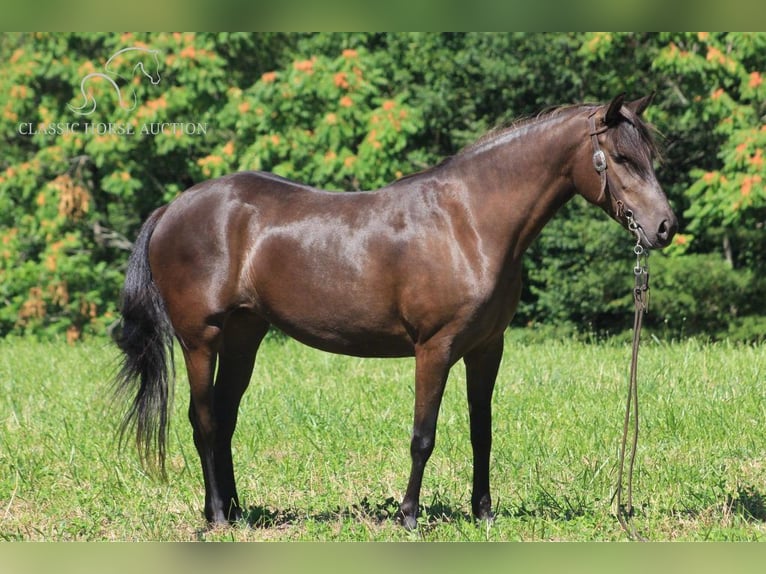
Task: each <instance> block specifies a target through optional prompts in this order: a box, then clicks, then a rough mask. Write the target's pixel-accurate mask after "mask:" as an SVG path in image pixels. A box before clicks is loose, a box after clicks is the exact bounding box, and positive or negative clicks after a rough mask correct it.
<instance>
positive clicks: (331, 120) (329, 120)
mask: <svg viewBox="0 0 766 574" xmlns="http://www.w3.org/2000/svg"><path fill="white" fill-rule="evenodd" d="M324 119H325V121H326V122H327V123H328V124H330V125H331V126H334V125H335V124H337V123H338V116H336V115H335V114H333V113H329V114H327V115H326V116H325V117H324Z"/></svg>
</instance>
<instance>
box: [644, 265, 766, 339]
mask: <svg viewBox="0 0 766 574" xmlns="http://www.w3.org/2000/svg"><path fill="white" fill-rule="evenodd" d="M650 269H651V287H652V289H651V298H650V313H649V315H648V316H647V325H648V326H650V327H654V328H658V329H661V330H662V331H663V332H664V333H666V334H667V335H669V336H672V337H681V336H685V335H697V334H703V333H704V334H707V335H710V336H711V337H713V338H725V337H726V336H727V335H729V334H736V335H737V338H738V339H740V340H742V339H746V340H752V339H753V338H755V336H756V332H755V329H754V328H753V327H754V325H755V323H753V322H752V321H751V319H749V318H747V315H749V314H751V313H753V312H756V311H759V309H756V308H755V306H756V305H755V301H756V299H757V285H756V282H755V281H754V277H753V273H752V272H751V271H749V270H736V269H732V268H731V267H730V266H729V265H728V264H727V263H726V262H725V261H724V260H723V259H722V258H721V257H720V256H718V255H714V254H692V255H685V256H683V257H665V256H662V255H656V256H654V257H652V258H651V260H650ZM746 318H747V320H745V319H746ZM756 323H758V322H756ZM758 324H763V325H762V326H766V322H764V321H762V320H761V321H760V323H758ZM730 325H731V327H730ZM736 325H740V327H739V328H737V327H736ZM748 332H749V334H748ZM760 337H761V338H762V337H763V331H762V332H761V335H760Z"/></svg>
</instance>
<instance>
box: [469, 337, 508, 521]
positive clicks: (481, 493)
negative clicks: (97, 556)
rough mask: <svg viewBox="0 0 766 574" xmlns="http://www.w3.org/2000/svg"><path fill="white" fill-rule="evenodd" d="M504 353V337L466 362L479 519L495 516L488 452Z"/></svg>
mask: <svg viewBox="0 0 766 574" xmlns="http://www.w3.org/2000/svg"><path fill="white" fill-rule="evenodd" d="M502 356H503V338H502V336H500V337H498V338H497V339H496V340H493V341H491V342H490V343H489V344H488V345H486V346H483V347H481V348H479V349H475V350H473V351H471V352H470V353H468V354H467V355H466V356H465V357H464V359H463V361H464V362H465V370H466V383H467V391H468V413H469V417H470V420H471V447H472V448H473V493H472V495H471V509H472V511H473V514H474V516H475V517H476V518H478V519H480V520H491V519H492V499H491V497H490V494H489V454H490V450H491V449H492V391H493V389H494V388H495V379H496V378H497V371H498V369H499V367H500V360H501V358H502Z"/></svg>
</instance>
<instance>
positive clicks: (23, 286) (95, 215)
mask: <svg viewBox="0 0 766 574" xmlns="http://www.w3.org/2000/svg"><path fill="white" fill-rule="evenodd" d="M125 48H143V49H144V51H140V50H129V51H126V52H121V53H119V54H118V52H120V51H121V50H124V49H125ZM764 48H766V34H762V33H758V34H741V33H732V34H722V33H709V34H708V33H667V34H650V33H594V34H580V33H569V34H564V33H547V34H524V33H512V34H483V33H450V34H433V33H391V34H384V33H353V34H276V33H268V34H248V33H196V34H195V33H172V34H171V33H141V34H134V33H125V34H118V33H74V34H54V33H35V34H31V33H25V34H3V35H1V36H0V57H2V59H3V62H4V67H3V75H2V76H0V141H1V142H2V146H3V152H4V153H3V157H2V158H0V297H2V302H3V305H2V308H0V336H4V335H6V334H9V333H25V334H34V335H37V336H40V337H50V336H54V335H56V334H63V333H67V334H68V337H69V338H70V340H76V339H78V338H79V337H80V336H81V335H82V334H83V333H85V334H93V333H98V332H102V331H103V330H104V329H105V328H106V327H108V325H110V324H111V323H112V322H113V321H114V320H115V310H116V305H117V301H118V298H119V287H120V283H121V279H122V273H123V266H124V264H125V261H126V259H127V254H128V249H129V248H130V245H131V241H130V240H131V239H132V238H133V237H135V235H136V232H137V229H138V227H139V225H140V224H141V222H142V221H143V220H144V219H145V217H146V216H147V215H148V213H149V212H150V211H151V210H152V209H154V208H155V207H157V206H158V205H161V204H163V203H166V202H167V201H170V200H172V199H173V198H174V197H176V196H177V195H178V194H179V193H181V192H182V191H183V190H184V189H186V188H188V187H189V186H191V185H193V184H194V183H196V182H198V181H200V180H203V179H207V178H210V177H215V176H217V175H221V174H223V173H227V172H230V171H234V170H240V169H264V170H269V171H273V172H275V173H277V174H280V175H283V176H286V177H291V178H294V179H297V180H301V181H304V182H307V183H310V184H312V185H315V186H318V187H324V188H328V189H333V190H348V189H372V188H376V187H379V186H382V185H385V184H386V183H388V182H390V181H391V180H393V179H395V178H397V177H399V176H400V175H403V174H407V173H410V172H413V171H416V170H418V169H422V168H424V167H426V166H428V165H432V164H434V163H436V162H437V161H439V160H441V159H443V158H444V157H445V156H447V155H450V154H454V153H456V152H457V151H458V150H459V149H460V148H461V147H463V146H464V145H466V144H467V143H469V142H471V141H472V140H474V139H475V138H477V137H478V136H480V135H481V134H482V133H483V132H485V131H486V130H487V129H489V128H490V127H492V126H494V125H496V124H500V123H504V122H508V121H510V120H513V119H515V118H518V117H520V116H525V115H530V114H534V113H536V112H538V111H540V110H541V109H543V108H545V107H548V106H550V105H555V104H560V103H570V102H577V101H594V100H605V99H608V98H611V97H612V96H613V95H614V94H615V93H617V92H620V91H627V92H628V93H629V94H630V95H631V96H639V95H643V94H644V93H647V92H649V91H651V90H656V91H657V92H658V94H657V97H656V99H655V104H654V105H653V106H652V107H650V108H649V110H648V111H647V116H648V119H649V120H650V121H652V122H654V123H655V124H656V125H657V126H658V127H659V129H660V131H661V132H662V133H664V134H665V138H664V139H665V143H666V145H665V148H666V149H665V152H666V153H665V156H666V161H665V163H664V164H663V165H661V166H659V169H658V176H659V179H660V181H661V182H663V184H664V186H665V188H666V191H667V192H668V195H669V197H670V198H671V201H672V203H673V204H674V206H675V207H676V210H677V212H678V213H679V215H681V233H680V234H679V235H678V236H677V238H676V241H675V243H674V244H673V245H672V246H671V247H670V248H669V250H668V253H670V254H672V255H673V257H676V258H679V259H680V260H683V259H684V258H686V257H688V256H690V255H694V254H706V253H709V254H713V255H711V258H710V259H711V261H712V260H713V259H715V258H716V257H718V258H720V259H723V258H724V257H725V258H726V259H727V260H728V261H729V263H730V265H733V267H734V268H735V269H736V270H737V273H738V274H737V276H738V277H739V279H738V281H745V282H747V283H748V284H747V285H741V288H742V289H744V291H745V292H747V293H750V294H752V297H753V300H754V301H760V302H761V303H763V297H762V295H760V299H758V297H759V295H758V291H757V289H756V286H757V283H758V278H759V277H761V276H763V275H764V272H766V242H765V241H764V240H763V236H764V226H765V225H766V194H765V193H764V189H766V187H765V186H764V178H765V177H766V173H765V170H766V168H765V167H764V164H763V157H762V156H763V149H764V146H766V139H765V138H766V130H765V129H764V125H763V117H764V112H765V111H766V110H764V101H766V92H764V90H766V87H764V83H763V81H762V75H763V74H764V73H766V50H764ZM151 50H154V51H156V55H157V60H156V61H155V60H154V59H153V56H152V52H149V51H151ZM113 55H114V56H115V57H114V59H112V60H109V58H110V57H111V56H113ZM93 74H96V76H93ZM99 74H100V75H99ZM105 76H108V77H109V78H111V80H112V82H110V81H108V79H107V78H105ZM91 97H92V98H94V99H91ZM94 102H95V104H96V107H95V109H93V110H92V113H89V114H84V113H82V112H83V110H88V109H89V106H91V105H93V103H94ZM629 242H630V237H629V236H628V235H627V234H624V233H623V232H622V231H621V230H620V229H619V228H618V227H617V226H616V225H615V224H614V223H613V222H609V221H608V220H607V218H606V217H605V216H604V214H603V213H601V212H600V211H599V210H596V209H593V208H592V207H590V206H588V207H587V208H584V206H582V205H574V206H572V207H569V208H566V209H564V210H563V211H562V212H561V214H560V215H559V217H558V218H556V219H554V221H553V222H552V223H551V224H550V225H549V226H548V228H546V229H545V230H544V231H543V233H542V235H541V237H540V240H539V241H538V243H537V244H536V245H534V246H533V248H532V250H531V251H530V253H529V257H528V261H527V267H526V269H527V275H528V287H527V289H526V291H525V295H524V300H523V304H522V307H521V309H520V318H519V320H520V321H521V322H522V324H540V323H551V322H556V323H561V324H562V325H565V328H569V327H571V326H575V327H577V328H579V329H596V330H598V331H612V330H617V331H619V330H621V329H623V328H626V327H627V326H628V324H629V321H630V318H629V315H630V314H629V313H625V309H626V308H627V309H629V308H630V302H629V300H628V299H626V295H627V296H628V297H629V281H630V275H629V273H628V274H626V273H625V267H626V265H627V266H629V265H630V260H629V248H630V245H629ZM626 253H628V255H626ZM679 265H683V263H679ZM626 275H627V279H626V278H625V276H626ZM656 275H657V273H655V275H654V276H656ZM658 279H659V278H658ZM626 283H627V285H626ZM677 283H678V284H677V285H675V287H677V290H675V291H674V293H676V294H678V296H679V297H691V298H694V297H696V294H695V293H694V292H693V288H692V287H691V286H689V285H688V284H684V283H683V282H681V281H678V282H677ZM655 285H661V283H656V284H655ZM738 285H739V283H738ZM623 289H625V291H623ZM657 290H659V287H658V288H657ZM700 296H702V297H703V298H704V299H710V298H714V297H724V296H725V294H724V293H723V292H722V291H721V290H716V289H707V290H705V291H704V294H700ZM660 297H661V296H660ZM710 306H711V307H716V308H719V309H722V311H721V314H720V315H719V316H718V319H717V321H718V320H720V321H722V322H723V323H726V324H719V323H716V327H715V329H716V333H723V332H724V331H725V330H726V328H727V326H730V327H731V328H732V329H735V330H736V331H737V333H739V335H736V336H745V334H746V333H750V332H752V333H753V334H754V336H755V337H756V338H757V331H758V327H757V325H759V324H760V323H759V322H758V320H757V317H758V316H760V314H762V313H763V308H764V306H763V305H762V304H760V305H759V304H756V303H753V304H752V305H750V306H749V307H748V311H747V312H746V311H744V307H740V306H737V311H736V313H732V312H731V311H732V309H733V308H732V307H730V306H728V305H727V304H726V301H724V300H723V299H722V300H717V301H712V302H711V303H710ZM663 308H664V307H663ZM667 308H668V309H671V307H667ZM726 309H728V310H729V311H726ZM672 310H673V313H677V312H678V309H677V308H673V309H672ZM684 312H685V313H686V315H685V316H686V317H687V321H691V322H693V323H695V324H700V325H702V324H704V322H705V317H707V315H704V313H703V315H701V316H699V317H697V318H694V317H693V316H691V315H689V313H693V312H695V311H694V309H691V308H689V307H686V308H685V311H684ZM661 321H665V319H664V318H663V319H661ZM661 321H660V322H661ZM670 322H671V321H670V319H668V323H670ZM729 324H730V325H729ZM736 325H742V328H741V329H738V330H737V329H736ZM730 334H731V336H735V332H734V331H730Z"/></svg>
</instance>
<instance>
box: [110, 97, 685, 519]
mask: <svg viewBox="0 0 766 574" xmlns="http://www.w3.org/2000/svg"><path fill="white" fill-rule="evenodd" d="M649 101H650V97H646V98H643V99H640V100H637V101H634V102H630V103H624V102H623V97H622V96H618V97H617V98H615V99H614V100H613V101H612V102H611V103H609V104H607V105H603V106H599V105H581V106H573V107H565V108H559V109H557V110H555V111H553V112H550V113H547V114H544V115H541V116H539V117H537V118H535V119H532V120H527V121H524V122H521V123H519V124H517V125H516V126H513V127H511V128H507V129H504V130H499V131H496V132H493V133H490V134H489V135H487V136H485V137H484V138H482V139H481V140H479V141H478V142H477V143H476V144H474V145H472V146H470V147H469V148H467V149H465V150H463V151H462V152H460V153H459V154H458V155H456V156H454V157H452V158H450V159H448V160H446V161H444V162H443V163H442V164H440V165H439V166H437V167H434V168H432V169H429V170H427V171H424V172H422V173H418V174H415V175H412V176H409V177H405V178H403V179H401V180H399V181H396V182H394V183H392V184H391V185H388V186H386V187H384V188H382V189H380V190H377V191H374V192H359V193H329V192H325V191H320V190H317V189H314V188H312V187H309V186H307V185H303V184H299V183H295V182H292V181H289V180H287V179H283V178H280V177H277V176H274V175H270V174H267V173H258V172H245V173H235V174H233V175H228V176H225V177H221V178H219V179H215V180H211V181H206V182H204V183H200V184H199V185H196V186H194V187H192V188H191V189H189V190H188V191H186V192H184V193H183V194H181V196H180V197H178V198H177V199H176V200H175V201H173V202H172V203H171V204H169V205H166V206H163V207H160V208H159V209H157V210H156V211H155V212H154V213H153V214H152V215H151V216H150V217H149V219H148V220H147V221H146V223H145V224H144V226H143V228H142V230H141V232H140V234H139V236H138V239H137V240H136V244H135V247H134V250H133V253H132V255H131V258H130V262H129V266H128V270H127V276H126V279H125V288H124V293H123V299H122V317H123V329H122V334H121V335H120V337H119V345H120V348H121V349H122V350H123V352H124V363H123V368H122V371H121V373H120V377H119V384H120V386H121V387H128V388H130V387H132V386H133V385H134V384H137V394H136V396H135V399H134V401H133V403H132V408H131V410H130V411H129V413H128V416H127V417H126V421H125V424H126V426H129V425H130V424H131V423H135V424H136V433H137V440H138V443H139V447H140V448H141V449H142V453H143V455H144V456H145V457H147V458H150V457H152V456H153V455H154V454H155V453H154V451H155V450H156V454H157V455H158V457H159V460H160V463H162V462H163V460H164V455H165V440H166V431H167V409H168V391H169V386H170V383H171V378H172V369H171V367H172V364H171V363H172V346H173V338H174V337H175V338H177V339H178V341H179V342H180V346H181V349H182V350H183V354H184V358H185V360H186V369H187V371H188V376H189V384H190V386H191V401H190V405H189V418H190V420H191V424H192V427H193V430H194V443H195V445H196V447H197V450H198V452H199V456H200V459H201V462H202V473H203V476H204V480H205V516H206V518H207V520H208V521H209V522H211V523H223V522H227V521H234V520H237V519H239V518H240V517H241V516H242V512H241V507H240V503H239V498H238V496H237V491H236V487H235V483H234V470H233V468H232V458H231V438H232V433H233V432H234V427H235V425H236V422H237V411H238V407H239V402H240V398H241V397H242V394H243V392H244V391H245V389H246V388H247V386H248V383H249V381H250V376H251V373H252V370H253V363H254V361H255V355H256V352H257V351H258V346H259V344H260V342H261V340H262V339H263V337H264V335H265V334H266V332H267V331H268V329H269V327H270V326H271V325H274V326H276V327H278V328H279V329H281V330H282V331H284V332H285V333H287V334H288V335H290V336H291V337H294V338H296V339H298V340H299V341H302V342H303V343H306V344H308V345H311V346H313V347H316V348H318V349H323V350H325V351H330V352H333V353H342V354H347V355H356V356H360V357H401V356H413V355H414V357H415V417H414V425H413V431H412V440H411V444H410V454H411V457H412V469H411V472H410V478H409V483H408V485H407V491H406V494H405V495H404V499H403V501H402V503H401V510H400V512H401V518H402V521H403V523H404V525H405V526H407V527H408V528H413V527H414V526H415V525H416V516H417V513H418V505H419V496H420V485H421V481H422V478H423V469H424V467H425V465H426V461H427V460H428V458H429V456H430V455H431V452H432V450H433V448H434V438H435V433H436V419H437V415H438V413H439V405H440V402H441V399H442V393H443V391H444V385H445V382H446V380H447V374H448V373H449V370H450V368H451V367H452V365H454V364H455V363H456V362H457V361H458V360H459V359H461V358H462V359H463V361H464V362H465V368H466V373H467V386H468V409H469V412H470V428H471V444H472V447H473V457H474V460H473V495H472V497H471V505H472V510H473V513H474V515H475V516H477V517H479V518H488V517H489V516H490V515H491V507H492V505H491V501H490V489H489V456H490V445H491V406H490V401H491V398H492V389H493V387H494V384H495V377H496V375H497V372H498V367H499V365H500V358H501V356H502V353H503V332H504V331H505V329H506V327H507V326H508V324H509V322H510V321H511V318H512V316H513V314H514V311H515V309H516V305H517V303H518V300H519V294H520V292H521V258H522V255H523V254H524V251H525V250H526V249H527V247H528V246H529V244H530V243H531V242H532V240H533V239H534V238H535V237H536V236H537V234H538V233H539V232H540V230H541V229H542V227H543V226H544V225H545V224H546V222H547V221H548V220H549V219H550V218H551V217H552V216H553V214H554V213H555V212H556V210H557V209H558V208H559V207H560V206H561V205H562V204H563V203H564V202H566V201H567V200H569V199H570V198H571V197H572V196H573V195H574V194H575V193H579V194H581V195H582V196H584V197H585V198H586V199H587V200H588V201H589V202H591V203H593V204H595V205H598V206H599V207H601V208H602V209H603V210H604V211H606V212H607V213H608V214H609V215H610V216H612V217H613V218H614V219H616V220H617V221H618V222H620V223H621V224H623V225H627V220H628V217H629V216H632V217H633V218H634V220H635V222H637V223H638V226H639V230H638V233H639V235H640V238H641V241H642V243H643V244H644V246H645V247H647V248H653V247H664V246H666V245H668V243H669V242H670V240H671V238H672V237H673V234H674V233H675V230H676V218H675V216H674V215H673V212H672V211H671V208H670V206H669V205H668V201H667V199H666V197H665V195H664V194H663V192H662V189H661V188H660V185H659V183H658V182H657V179H656V177H655V173H654V169H653V158H654V156H655V151H656V150H655V147H654V143H653V140H652V138H651V133H650V130H649V129H648V127H647V126H646V124H645V123H644V122H643V121H642V120H641V118H640V115H641V112H643V110H644V109H645V108H646V106H647V105H648V103H649ZM216 364H217V370H216ZM125 428H126V427H123V430H125Z"/></svg>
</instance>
